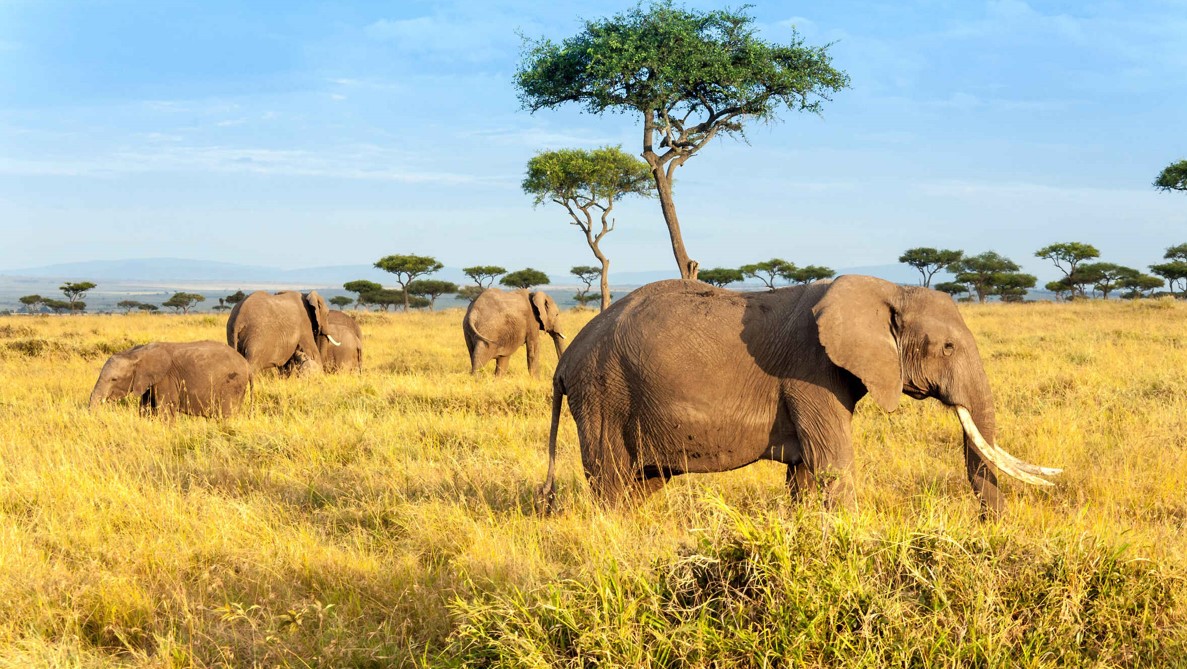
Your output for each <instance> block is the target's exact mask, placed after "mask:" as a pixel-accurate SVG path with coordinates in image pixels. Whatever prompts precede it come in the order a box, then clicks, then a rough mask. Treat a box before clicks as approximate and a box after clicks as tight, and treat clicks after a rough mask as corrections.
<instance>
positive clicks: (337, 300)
mask: <svg viewBox="0 0 1187 669" xmlns="http://www.w3.org/2000/svg"><path fill="white" fill-rule="evenodd" d="M329 302H330V304H332V305H334V306H336V307H338V308H339V309H345V308H346V307H348V306H350V305H351V304H354V300H353V299H351V298H349V297H347V296H345V295H335V296H334V297H331V298H330V299H329Z"/></svg>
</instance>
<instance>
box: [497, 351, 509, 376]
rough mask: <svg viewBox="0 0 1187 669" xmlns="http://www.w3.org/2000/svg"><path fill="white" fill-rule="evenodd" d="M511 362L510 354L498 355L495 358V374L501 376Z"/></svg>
mask: <svg viewBox="0 0 1187 669" xmlns="http://www.w3.org/2000/svg"><path fill="white" fill-rule="evenodd" d="M510 362H511V356H507V355H500V356H499V357H497V358H495V376H502V375H504V374H506V373H507V365H508V364H509V363H510Z"/></svg>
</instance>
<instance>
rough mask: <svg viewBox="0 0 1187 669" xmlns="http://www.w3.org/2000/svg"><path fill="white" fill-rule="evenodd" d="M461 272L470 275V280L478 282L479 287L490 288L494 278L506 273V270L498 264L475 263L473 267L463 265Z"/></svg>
mask: <svg viewBox="0 0 1187 669" xmlns="http://www.w3.org/2000/svg"><path fill="white" fill-rule="evenodd" d="M462 273H464V274H465V275H466V276H468V277H470V280H471V281H473V282H474V283H476V284H478V287H479V288H490V285H491V284H492V283H494V282H495V279H497V278H498V277H500V276H502V275H503V274H506V273H507V270H505V269H503V268H502V267H499V266H498V265H475V266H474V267H465V268H463V269H462Z"/></svg>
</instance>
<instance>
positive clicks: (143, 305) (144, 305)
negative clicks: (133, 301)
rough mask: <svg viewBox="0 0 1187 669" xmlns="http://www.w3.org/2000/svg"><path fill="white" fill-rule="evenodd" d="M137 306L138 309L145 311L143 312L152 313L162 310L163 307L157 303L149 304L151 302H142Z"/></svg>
mask: <svg viewBox="0 0 1187 669" xmlns="http://www.w3.org/2000/svg"><path fill="white" fill-rule="evenodd" d="M136 308H137V309H139V310H141V311H143V312H145V313H152V312H154V311H160V310H161V308H160V307H158V306H157V305H155V304H149V303H147V302H141V303H140V304H138V305H136Z"/></svg>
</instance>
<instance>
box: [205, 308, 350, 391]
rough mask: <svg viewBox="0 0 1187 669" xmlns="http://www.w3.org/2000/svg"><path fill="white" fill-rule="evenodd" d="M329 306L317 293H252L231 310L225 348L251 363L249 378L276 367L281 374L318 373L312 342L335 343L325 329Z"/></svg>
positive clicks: (317, 355) (315, 345) (318, 358)
mask: <svg viewBox="0 0 1187 669" xmlns="http://www.w3.org/2000/svg"><path fill="white" fill-rule="evenodd" d="M329 313H330V308H329V307H328V306H326V301H325V300H324V299H322V296H321V295H318V294H317V291H310V292H308V293H305V294H301V293H298V292H294V291H284V292H280V293H276V294H275V295H270V294H268V293H265V292H263V291H256V292H254V293H252V294H251V295H248V296H247V298H246V299H244V300H243V301H242V302H240V303H239V304H237V305H235V308H234V309H232V310H231V317H230V318H229V319H228V320H227V344H228V345H230V346H231V348H234V349H235V350H236V351H239V353H240V354H242V355H243V357H244V358H247V362H248V364H249V365H251V372H252V374H256V373H258V372H259V371H261V370H265V369H271V368H273V367H276V368H277V369H280V370H282V371H287V370H289V369H295V370H296V371H297V372H298V373H301V374H307V373H313V374H320V373H321V372H322V356H321V351H320V350H319V348H318V340H320V339H322V338H324V339H326V340H327V341H329V342H330V344H331V345H337V344H338V343H339V342H338V341H337V340H336V339H334V338H333V337H332V336H330V335H329V333H328V332H327V331H326V326H327V324H328V322H329Z"/></svg>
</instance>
